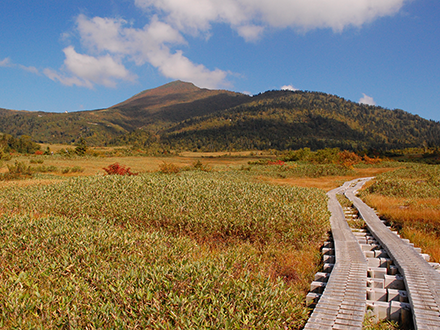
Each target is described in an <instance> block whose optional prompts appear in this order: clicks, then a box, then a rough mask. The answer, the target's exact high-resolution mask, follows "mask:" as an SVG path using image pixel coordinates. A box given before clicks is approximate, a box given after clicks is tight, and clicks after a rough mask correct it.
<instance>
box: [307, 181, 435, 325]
mask: <svg viewBox="0 0 440 330" xmlns="http://www.w3.org/2000/svg"><path fill="white" fill-rule="evenodd" d="M370 179H371V178H364V179H356V180H353V181H349V182H346V183H344V185H343V186H341V187H339V188H337V189H334V190H332V191H330V192H328V194H327V195H328V197H329V202H328V208H329V210H330V212H331V218H330V222H331V228H332V235H333V240H334V247H335V258H336V263H335V266H334V268H333V270H332V272H331V275H330V278H329V280H328V283H327V285H326V288H325V290H324V292H323V294H322V296H321V298H320V299H319V301H318V303H317V305H316V307H315V309H314V311H313V313H312V315H311V316H310V319H309V321H308V322H307V324H306V326H305V328H304V329H362V323H363V320H364V314H365V311H366V280H367V260H366V258H365V256H364V253H363V251H362V248H361V247H360V245H359V243H358V240H357V239H356V237H355V236H354V234H353V233H352V231H351V229H350V228H349V226H348V224H347V222H346V221H345V216H344V212H343V210H342V207H341V205H340V204H339V202H338V201H337V199H336V194H342V193H345V195H346V197H347V198H348V199H350V200H351V202H352V203H353V205H354V207H355V208H356V209H357V210H358V211H359V214H360V216H361V218H362V219H363V220H364V221H365V223H366V225H367V227H368V229H369V231H370V232H371V234H372V235H373V236H374V237H375V238H376V240H377V241H378V242H379V243H380V244H381V245H382V247H383V249H385V250H386V251H387V253H388V255H389V256H390V258H391V259H393V261H394V263H395V264H396V266H397V267H398V268H399V271H400V273H401V274H402V275H403V276H404V281H405V284H406V287H407V291H408V297H409V302H410V304H411V309H412V315H413V324H414V328H415V329H440V273H438V272H437V271H435V270H434V269H433V268H432V267H431V266H430V265H429V264H428V262H426V261H425V259H423V257H422V256H421V255H420V253H418V252H417V251H416V250H415V249H414V247H413V246H411V245H410V244H408V243H406V242H405V241H403V240H402V239H400V238H399V237H398V236H397V235H396V234H395V233H393V232H391V231H390V230H389V229H388V228H387V227H386V226H385V225H384V224H383V222H382V221H381V220H380V219H379V217H378V216H377V215H376V213H375V212H374V210H373V209H371V208H370V207H369V206H367V205H366V204H365V203H363V202H362V201H361V200H360V199H359V198H358V197H356V191H357V190H359V189H360V188H361V187H362V185H363V184H364V183H365V182H366V181H368V180H370Z"/></svg>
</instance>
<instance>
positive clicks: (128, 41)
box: [0, 0, 410, 88]
mask: <svg viewBox="0 0 440 330" xmlns="http://www.w3.org/2000/svg"><path fill="white" fill-rule="evenodd" d="M406 1H410V0H332V1H330V0H309V1H304V0H221V1H219V0H134V3H135V5H136V6H137V7H139V8H142V9H143V10H145V13H146V15H148V16H149V17H150V19H151V20H150V22H149V23H148V24H147V25H145V26H144V27H143V28H135V27H133V25H130V24H129V22H127V21H126V20H124V19H120V18H105V17H93V18H89V17H87V16H85V15H79V16H78V17H77V19H76V29H77V32H78V34H79V37H80V40H81V44H82V46H83V47H84V49H85V54H79V53H77V52H75V51H74V49H73V48H69V47H68V48H66V49H65V50H64V52H65V54H66V59H65V62H64V66H63V68H62V69H60V71H58V72H57V71H54V70H52V69H47V70H45V74H46V75H47V76H48V77H51V79H54V80H58V81H60V82H62V83H65V84H67V85H79V86H86V87H90V86H93V85H95V84H101V85H105V86H114V85H115V84H116V81H118V80H133V79H134V75H133V74H130V73H129V72H128V70H127V69H126V67H125V64H124V63H127V62H133V63H134V64H135V65H138V66H139V65H144V64H149V65H152V66H153V67H155V68H157V70H158V71H159V72H160V73H161V74H163V75H164V76H165V77H167V78H173V79H182V80H186V81H191V82H193V83H195V84H197V85H198V86H201V87H207V88H218V87H226V86H229V83H228V80H227V77H228V75H229V74H230V72H228V71H223V70H220V69H217V68H213V69H212V68H211V69H209V68H207V67H205V66H204V65H203V64H198V63H193V62H192V61H191V60H190V59H189V58H187V57H186V56H185V55H184V52H183V50H182V47H185V46H186V45H187V41H186V39H185V37H184V35H188V34H190V35H192V36H200V35H201V36H205V37H206V38H208V37H209V36H210V35H211V33H212V32H211V28H212V25H213V24H226V25H228V26H230V27H231V28H232V29H233V30H235V31H236V32H237V34H238V35H240V36H241V37H242V38H243V39H244V40H245V41H251V42H254V41H257V40H258V39H260V38H261V37H262V36H263V35H264V32H265V30H267V29H284V28H293V29H295V30H296V31H301V32H303V31H308V30H312V29H316V28H330V29H332V30H333V31H335V32H340V31H342V30H343V29H344V28H346V27H350V26H354V27H360V26H362V25H363V24H365V23H368V22H371V21H373V20H374V19H377V18H379V17H383V16H389V15H393V14H395V13H397V12H398V11H399V10H400V9H401V7H402V6H403V4H404V3H405V2H406ZM69 36H70V34H69ZM3 61H5V60H3ZM3 61H2V62H0V63H3ZM5 63H6V62H5ZM4 65H5V64H4ZM81 65H82V66H83V67H84V68H89V69H90V70H87V69H84V70H83V69H81ZM104 68H105V69H104Z"/></svg>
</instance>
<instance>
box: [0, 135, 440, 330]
mask: <svg viewBox="0 0 440 330" xmlns="http://www.w3.org/2000/svg"><path fill="white" fill-rule="evenodd" d="M0 150H3V149H0ZM43 150H45V151H44V152H41V151H39V152H38V153H33V154H32V155H27V156H24V155H21V154H20V155H19V154H17V153H13V152H12V154H11V152H6V151H3V153H2V154H1V155H2V157H1V159H0V161H3V164H4V166H3V168H0V181H2V182H1V187H2V189H1V190H0V233H1V234H0V250H1V251H2V254H0V294H1V295H2V296H3V297H6V298H5V299H2V300H1V301H0V310H1V311H2V313H0V328H60V327H66V328H67V327H71V328H89V329H93V328H157V329H168V328H181V329H190V328H212V329H223V328H240V329H241V328H258V329H260V328H261V329H279V328H285V329H299V328H301V327H302V326H303V325H304V324H305V321H306V320H307V317H308V313H309V311H308V309H307V308H306V307H305V305H304V297H305V294H306V292H307V290H308V288H309V284H310V281H311V280H312V279H313V274H314V273H315V272H316V271H318V270H319V267H320V260H321V258H320V253H319V247H320V245H321V243H322V240H323V239H324V237H323V234H324V233H326V232H327V231H328V230H329V222H328V218H329V214H328V211H327V199H326V196H325V192H324V190H322V189H311V188H310V187H311V186H316V187H320V188H323V189H326V190H329V189H332V188H335V187H337V186H339V185H340V184H342V183H343V182H344V181H347V180H350V179H353V178H355V177H360V176H372V175H378V174H380V173H383V172H386V173H384V174H380V175H378V179H377V181H376V183H374V184H373V185H371V186H370V187H369V188H368V189H367V190H366V191H365V192H363V194H364V197H365V198H366V199H367V200H368V201H369V202H371V201H373V200H374V198H381V199H385V203H388V204H390V205H392V204H393V203H395V202H396V203H398V207H397V209H401V210H403V211H408V210H411V212H415V210H418V209H419V208H421V207H422V206H423V212H428V211H429V210H431V211H433V212H434V211H435V212H437V211H439V210H437V209H438V207H437V206H436V203H437V204H438V196H439V194H438V177H439V172H438V171H439V168H438V167H435V166H426V165H408V164H406V163H396V162H388V161H386V160H384V159H383V158H378V157H377V156H375V155H372V154H367V153H353V152H349V151H341V150H339V149H336V148H335V149H330V148H327V149H323V150H318V151H312V150H310V149H307V148H303V149H300V150H296V151H293V152H292V151H290V152H277V151H274V150H271V151H265V152H252V153H247V154H246V155H244V154H239V153H228V154H224V153H223V154H221V153H218V154H199V153H195V154H191V153H183V154H182V155H179V156H177V155H176V154H173V153H166V154H164V153H162V154H161V156H160V157H147V155H148V153H147V152H144V151H142V150H141V149H139V150H138V149H133V148H129V147H123V148H93V147H87V145H86V144H85V143H82V144H81V143H79V144H78V145H77V146H76V148H75V149H73V148H71V147H67V146H55V145H50V146H44V147H43ZM78 150H79V152H78ZM121 164H126V165H121ZM397 167H400V169H398V170H396V171H394V172H391V173H388V174H387V172H390V171H392V170H395V169H396V168H397ZM109 174H112V175H109ZM115 174H116V175H115ZM18 179H21V180H20V181H18ZM294 186H307V187H308V188H299V187H294ZM411 189H412V190H411ZM405 194H406V195H405ZM399 203H400V204H399ZM428 205H429V206H428ZM431 211H429V212H431ZM433 214H434V213H424V214H423V215H422V214H420V215H419V216H418V217H419V219H420V218H423V219H425V220H424V222H423V225H420V224H418V225H414V224H413V222H411V225H412V227H410V226H409V225H408V223H409V222H408V221H406V222H405V221H400V220H391V219H392V218H391V216H390V217H389V219H390V221H393V225H394V226H396V227H397V228H399V229H400V230H401V231H402V233H404V235H408V236H409V235H413V236H414V235H416V234H417V235H418V233H419V232H420V231H422V233H423V235H424V236H423V237H422V236H421V238H420V239H419V240H420V241H423V242H425V245H426V244H427V243H426V242H428V243H429V240H427V239H426V237H427V236H426V235H428V234H429V232H431V234H433V233H434V232H435V233H436V235H437V236H435V235H434V236H433V241H439V239H438V234H437V232H436V231H435V230H431V229H433V228H434V227H435V226H437V227H438V224H437V223H436V222H435V221H434V220H432V219H436V218H435V216H434V215H433ZM426 219H430V220H429V221H427V220H426ZM399 221H400V222H399ZM411 221H413V220H411ZM405 228H406V229H405ZM408 228H411V230H412V231H411V232H409V231H408V230H409V229H408ZM416 229H417V230H418V231H417V232H416V231H415V230H416ZM405 230H406V232H405ZM436 230H437V229H436ZM408 238H410V239H411V240H412V241H414V238H413V237H408ZM416 244H417V243H416ZM429 244H430V243H429ZM436 244H437V243H436ZM419 246H421V245H420V244H419ZM424 250H425V251H426V247H424ZM426 252H428V253H430V254H432V255H435V254H433V253H432V252H429V251H426ZM366 322H367V321H366ZM368 322H369V321H368ZM365 326H366V327H367V328H368V327H373V328H372V329H376V328H377V326H376V328H374V327H375V325H372V324H370V323H368V324H367V323H366V325H365ZM381 326H382V325H381ZM383 326H385V327H386V325H383ZM391 328H392V327H391Z"/></svg>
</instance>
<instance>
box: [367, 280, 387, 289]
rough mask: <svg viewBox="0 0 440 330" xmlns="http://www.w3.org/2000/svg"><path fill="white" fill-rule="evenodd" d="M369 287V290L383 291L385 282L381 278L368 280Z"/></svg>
mask: <svg viewBox="0 0 440 330" xmlns="http://www.w3.org/2000/svg"><path fill="white" fill-rule="evenodd" d="M367 287H368V288H377V289H383V288H384V280H383V279H381V278H368V279H367Z"/></svg>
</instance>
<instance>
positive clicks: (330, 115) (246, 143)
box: [162, 91, 440, 150]
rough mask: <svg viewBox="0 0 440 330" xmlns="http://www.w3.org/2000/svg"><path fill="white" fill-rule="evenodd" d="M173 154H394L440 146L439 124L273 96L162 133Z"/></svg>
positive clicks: (306, 97)
mask: <svg viewBox="0 0 440 330" xmlns="http://www.w3.org/2000/svg"><path fill="white" fill-rule="evenodd" d="M162 140H163V142H164V143H167V144H169V145H170V147H171V148H177V149H179V148H189V149H202V150H219V149H238V150H240V149H279V150H285V149H298V148H302V147H310V148H312V149H321V148H325V147H340V148H342V149H358V150H359V149H366V148H367V149H368V148H375V149H393V148H406V147H416V146H423V145H426V146H436V145H440V123H438V122H434V121H429V120H425V119H422V118H420V117H419V116H415V115H412V114H409V113H407V112H405V111H402V110H393V111H391V110H387V109H383V108H380V107H375V106H368V105H364V104H358V103H354V102H350V101H346V100H344V99H343V98H340V97H337V96H334V95H328V94H324V93H317V92H301V91H297V92H290V91H271V92H266V93H264V94H260V95H257V96H254V97H253V98H252V100H251V101H250V102H248V103H245V104H242V105H240V106H237V107H234V108H231V109H228V110H226V111H222V112H217V113H215V114H211V115H207V116H203V117H198V118H191V119H189V120H186V121H184V122H181V123H179V124H177V125H175V126H173V127H172V128H170V129H168V130H166V132H165V134H163V139H162Z"/></svg>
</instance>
